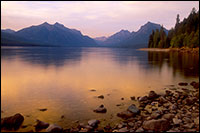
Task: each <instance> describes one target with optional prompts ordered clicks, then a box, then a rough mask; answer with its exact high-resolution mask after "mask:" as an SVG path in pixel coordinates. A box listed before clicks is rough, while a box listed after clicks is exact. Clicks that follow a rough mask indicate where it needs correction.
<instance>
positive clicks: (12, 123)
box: [1, 113, 24, 130]
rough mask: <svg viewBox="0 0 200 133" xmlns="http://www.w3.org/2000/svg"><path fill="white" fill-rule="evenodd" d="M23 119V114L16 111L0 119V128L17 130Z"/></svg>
mask: <svg viewBox="0 0 200 133" xmlns="http://www.w3.org/2000/svg"><path fill="white" fill-rule="evenodd" d="M23 121H24V116H22V115H21V114H19V113H17V114H15V115H13V116H10V117H5V118H2V119H1V128H5V129H11V130H12V129H14V130H17V129H18V128H19V127H20V126H21V124H22V123H23Z"/></svg>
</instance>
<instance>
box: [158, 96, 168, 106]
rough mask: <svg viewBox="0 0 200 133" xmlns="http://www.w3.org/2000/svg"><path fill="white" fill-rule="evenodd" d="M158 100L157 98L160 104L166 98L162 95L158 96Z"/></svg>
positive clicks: (164, 101)
mask: <svg viewBox="0 0 200 133" xmlns="http://www.w3.org/2000/svg"><path fill="white" fill-rule="evenodd" d="M158 100H159V103H161V104H163V103H166V102H167V100H166V99H165V98H164V97H163V96H160V97H159V99H158Z"/></svg>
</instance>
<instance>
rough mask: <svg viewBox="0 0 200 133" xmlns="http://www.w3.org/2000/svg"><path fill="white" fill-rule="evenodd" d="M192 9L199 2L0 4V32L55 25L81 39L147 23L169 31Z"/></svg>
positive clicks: (134, 28) (24, 2)
mask: <svg viewBox="0 0 200 133" xmlns="http://www.w3.org/2000/svg"><path fill="white" fill-rule="evenodd" d="M193 7H195V8H196V10H199V1H1V29H7V28H10V29H13V30H15V31H17V30H20V29H22V28H25V27H29V26H32V25H39V24H42V23H44V22H48V23H49V24H54V23H56V22H59V23H61V24H64V26H65V27H68V28H71V29H77V30H80V31H81V33H82V34H83V35H88V36H90V37H93V38H94V37H100V36H106V37H108V36H110V35H112V34H114V33H116V32H118V31H120V30H122V29H124V30H129V31H130V32H132V31H137V30H139V28H140V27H141V26H142V25H144V24H145V23H147V22H148V21H150V22H153V23H157V24H161V25H163V26H164V27H165V28H167V29H170V28H172V27H174V25H175V22H176V16H177V14H179V15H180V20H181V21H182V20H183V19H184V18H186V17H188V15H189V13H190V12H191V10H192V8H193Z"/></svg>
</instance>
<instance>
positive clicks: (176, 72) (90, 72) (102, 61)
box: [1, 47, 199, 131]
mask: <svg viewBox="0 0 200 133" xmlns="http://www.w3.org/2000/svg"><path fill="white" fill-rule="evenodd" d="M198 80H199V55H198V54H189V53H184V54H181V53H177V52H172V53H167V52H147V51H139V50H136V49H122V48H57V47H1V110H2V111H3V113H1V117H5V116H10V115H14V114H15V113H18V112H19V113H21V114H23V115H24V116H25V121H24V125H27V124H31V125H33V124H34V123H35V120H36V119H39V120H42V121H45V122H49V123H56V124H58V125H60V126H62V127H69V126H72V125H74V124H73V122H75V121H76V120H79V122H86V121H87V120H89V119H99V120H101V125H104V124H106V123H107V121H109V122H113V123H115V122H117V121H118V120H120V118H118V117H116V114H117V113H118V112H120V111H124V110H125V109H126V108H127V107H128V106H129V105H130V104H132V103H134V101H131V100H130V97H131V96H136V97H138V96H143V95H146V94H148V92H149V91H150V90H154V91H156V92H157V93H163V92H164V91H165V89H164V88H167V87H169V86H170V85H175V86H177V87H180V86H178V83H179V82H182V81H183V82H188V83H189V82H191V81H198ZM91 89H95V90H96V91H95V92H92V91H90V90H91ZM99 95H104V99H99V98H97V96H99ZM122 97H123V98H124V100H121V98H122ZM121 103H122V104H123V106H119V107H117V106H116V104H121ZM101 104H103V105H104V106H105V107H106V108H107V113H106V114H97V113H94V112H93V109H96V108H97V107H98V106H100V105H101ZM40 108H47V111H44V112H41V111H39V110H38V109H40ZM62 115H64V118H63V119H61V116H62ZM32 128H33V127H32V126H28V127H27V128H25V129H20V130H21V131H23V130H27V129H32Z"/></svg>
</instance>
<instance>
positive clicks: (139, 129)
mask: <svg viewBox="0 0 200 133" xmlns="http://www.w3.org/2000/svg"><path fill="white" fill-rule="evenodd" d="M135 132H144V129H143V128H142V127H140V128H138V129H137V130H136V131H135Z"/></svg>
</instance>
